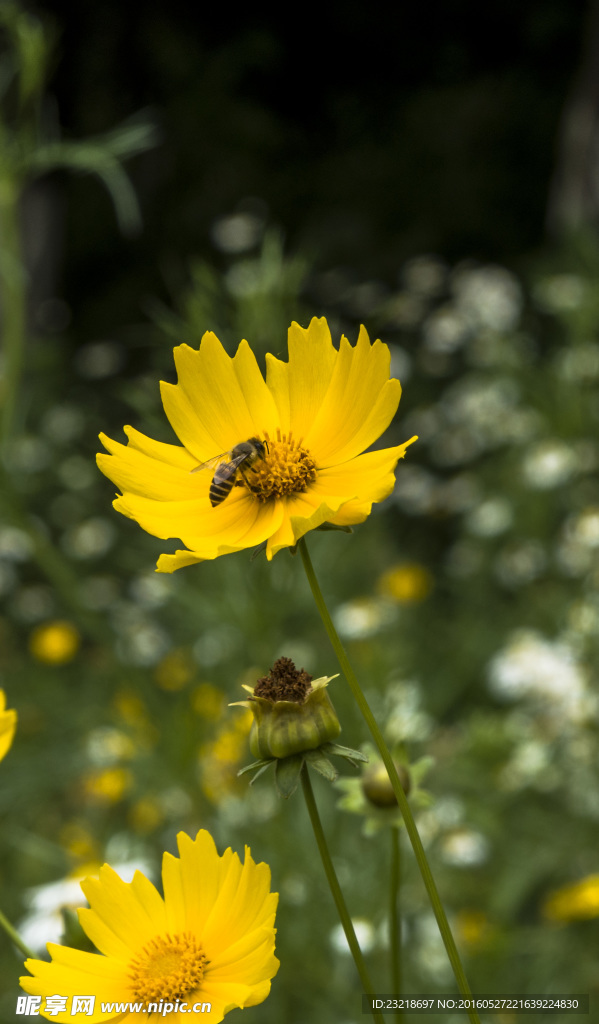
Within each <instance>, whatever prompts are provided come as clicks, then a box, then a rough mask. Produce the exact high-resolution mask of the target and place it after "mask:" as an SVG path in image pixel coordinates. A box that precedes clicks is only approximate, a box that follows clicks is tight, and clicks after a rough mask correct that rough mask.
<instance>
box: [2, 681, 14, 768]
mask: <svg viewBox="0 0 599 1024" xmlns="http://www.w3.org/2000/svg"><path fill="white" fill-rule="evenodd" d="M5 708H6V698H5V696H4V690H0V761H1V760H2V758H3V757H4V755H5V754H7V753H8V751H9V749H10V745H11V743H12V740H13V736H14V734H15V729H16V727H17V712H16V711H13V710H12V708H11V709H9V710H8V711H6V710H5Z"/></svg>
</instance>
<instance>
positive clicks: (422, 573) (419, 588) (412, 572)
mask: <svg viewBox="0 0 599 1024" xmlns="http://www.w3.org/2000/svg"><path fill="white" fill-rule="evenodd" d="M377 589H378V591H379V593H380V594H382V595H383V596H384V597H389V598H391V600H392V601H397V602H398V603H399V604H417V603H418V602H420V601H424V599H425V598H426V597H428V595H429V594H430V592H431V590H432V589H433V577H432V574H431V573H430V572H429V571H428V569H427V568H426V567H425V566H424V565H419V564H418V563H417V562H403V563H400V564H399V565H394V566H393V567H392V568H391V569H388V570H387V571H386V572H384V573H383V574H382V576H380V577H379V581H378V588H377Z"/></svg>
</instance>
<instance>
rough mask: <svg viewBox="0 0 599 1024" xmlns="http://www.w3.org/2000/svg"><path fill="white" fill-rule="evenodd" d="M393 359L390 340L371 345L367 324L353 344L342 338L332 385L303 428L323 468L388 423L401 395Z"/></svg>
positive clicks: (370, 439)
mask: <svg viewBox="0 0 599 1024" xmlns="http://www.w3.org/2000/svg"><path fill="white" fill-rule="evenodd" d="M390 363H391V354H390V352H389V349H388V348H387V346H386V345H383V344H382V343H381V342H380V341H375V343H374V345H371V344H370V341H369V338H368V335H367V333H366V331H365V329H364V328H363V327H361V328H360V334H359V336H358V342H357V344H356V346H355V347H354V348H352V346H351V345H350V343H349V341H348V340H347V338H342V339H341V346H340V348H339V354H338V356H337V359H336V362H335V367H334V370H333V374H332V377H331V382H330V385H329V388H328V390H327V392H326V395H324V396H323V398H322V401H321V403H320V408H319V410H318V415H317V416H316V418H315V420H314V422H313V424H312V426H311V428H310V429H309V430H308V432H307V433H305V434H304V444H305V446H306V448H308V449H309V450H310V451H313V452H314V454H315V457H316V461H317V463H318V466H319V468H321V469H322V468H323V467H326V466H329V465H336V464H339V463H343V462H347V461H348V459H352V458H354V457H355V456H356V455H359V453H360V452H363V451H364V450H365V449H366V448H369V447H370V445H371V444H372V443H373V442H374V441H376V439H377V438H378V437H380V435H381V434H382V433H383V431H384V430H386V429H387V427H388V426H389V424H390V422H391V420H392V419H393V417H394V415H395V413H396V411H397V406H398V405H399V399H400V397H401V384H400V383H399V381H398V380H389V366H390Z"/></svg>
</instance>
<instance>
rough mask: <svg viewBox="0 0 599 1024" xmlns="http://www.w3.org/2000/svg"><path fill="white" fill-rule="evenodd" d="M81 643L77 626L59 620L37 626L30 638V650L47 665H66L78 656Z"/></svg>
mask: <svg viewBox="0 0 599 1024" xmlns="http://www.w3.org/2000/svg"><path fill="white" fill-rule="evenodd" d="M80 642H81V638H80V636H79V633H78V632H77V630H76V629H75V626H73V624H72V623H71V622H65V621H62V620H61V619H57V620H56V621H54V622H44V623H43V624H42V625H41V626H36V628H35V629H34V630H33V632H32V634H31V636H30V638H29V650H30V651H31V653H32V655H33V657H34V658H37V660H38V661H43V662H44V664H46V665H66V664H67V662H69V661H72V659H73V658H74V657H75V655H76V654H77V651H78V650H79V644H80Z"/></svg>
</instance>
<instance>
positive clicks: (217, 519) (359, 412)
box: [98, 318, 416, 572]
mask: <svg viewBox="0 0 599 1024" xmlns="http://www.w3.org/2000/svg"><path fill="white" fill-rule="evenodd" d="M175 364H176V367H177V372H178V383H177V384H164V383H163V384H162V386H161V389H162V401H163V404H164V408H165V411H166V414H167V416H168V418H169V420H170V422H171V425H172V427H173V429H174V430H175V433H176V434H177V435H178V437H179V438H180V440H181V441H182V442H183V445H184V447H183V448H181V447H178V446H176V445H171V444H163V443H161V442H158V441H153V440H151V439H150V438H148V437H145V436H144V435H143V434H140V433H139V431H137V430H134V429H133V428H132V427H125V433H126V434H127V437H128V438H129V444H128V445H127V446H126V447H125V446H124V445H122V444H119V443H118V442H116V441H111V440H110V438H107V437H105V436H104V435H101V440H102V443H103V444H104V446H105V447H106V448H107V450H108V451H109V452H110V453H111V454H110V455H99V456H98V465H99V467H100V469H101V470H102V472H103V473H105V474H106V476H108V477H109V478H110V479H111V480H112V481H114V483H115V484H116V485H117V486H118V487H119V488H120V489H121V491H122V492H123V493H122V496H120V497H118V498H117V499H116V501H115V502H114V507H115V508H116V509H117V510H118V511H119V512H122V513H123V514H124V515H126V516H128V517H129V518H130V519H135V520H136V521H137V522H138V523H139V524H140V526H141V527H142V528H143V529H144V530H147V532H148V533H151V534H153V535H154V536H156V537H161V538H163V539H166V538H180V539H181V540H182V541H183V543H184V544H185V545H186V547H187V550H185V551H177V553H176V554H174V555H161V556H160V558H159V560H158V570H159V571H160V572H173V571H174V570H175V569H179V568H181V567H182V566H185V565H191V564H193V563H195V562H202V561H204V560H205V559H210V558H217V557H218V556H219V555H224V554H228V553H230V552H232V551H240V550H242V549H243V548H249V547H254V546H256V545H259V544H262V543H266V555H267V557H268V558H269V559H271V558H272V557H273V555H275V554H276V553H277V552H278V551H280V550H281V549H282V548H285V547H290V546H293V545H294V544H296V542H297V541H298V540H299V539H300V538H301V537H303V535H304V534H305V533H307V532H308V531H309V530H313V529H315V528H316V527H318V526H321V525H322V524H324V523H330V524H333V525H336V526H349V525H352V524H354V523H361V522H363V521H364V520H365V519H366V517H367V516H368V515H369V513H370V511H371V508H372V505H373V503H374V502H377V501H382V500H383V499H384V498H386V497H387V496H388V495H389V494H390V492H391V491H392V489H393V486H394V482H395V478H394V470H395V466H396V464H397V461H398V459H401V458H403V456H404V454H405V450H406V448H407V446H408V445H409V444H411V443H412V441H415V440H416V438H411V440H410V441H406V442H405V443H404V444H401V445H398V446H396V447H394V448H385V449H381V450H379V451H374V452H369V453H367V454H361V453H363V452H364V451H365V449H366V448H368V447H369V446H370V445H372V444H373V442H374V441H376V440H377V438H378V437H380V435H381V434H382V433H383V431H384V430H385V429H386V428H387V427H388V426H389V423H390V422H391V420H392V419H393V416H394V415H395V412H396V409H397V406H398V403H399V399H400V395H401V385H400V383H399V381H398V380H394V379H390V378H389V364H390V355H389V349H388V348H387V346H386V345H383V344H382V343H381V342H380V341H375V342H374V344H373V345H371V343H370V341H369V339H368V335H367V333H366V331H365V330H364V328H361V329H360V333H359V337H358V341H357V344H356V345H355V346H353V347H352V346H351V345H350V344H349V342H348V340H347V339H346V338H342V339H341V345H340V348H339V350H337V349H335V347H334V346H333V343H332V340H331V333H330V331H329V328H328V325H327V322H326V320H325V319H324V318H321V319H320V320H319V319H316V318H314V319H313V320H312V321H311V323H310V326H309V327H308V328H306V329H304V328H302V327H300V326H299V325H298V324H295V323H294V324H292V325H291V328H290V329H289V362H288V363H285V362H282V361H281V360H280V359H276V358H275V357H274V356H273V355H270V354H268V355H267V356H266V381H265V380H264V378H263V377H262V374H261V373H260V370H259V368H258V363H257V361H256V358H255V356H254V354H253V352H252V350H251V349H250V347H249V345H248V343H247V342H246V341H242V342H241V344H240V346H239V348H238V349H237V353H236V354H235V356H234V357H233V358H231V357H230V356H228V355H227V353H226V352H225V350H224V348H223V347H222V345H221V343H220V341H219V340H218V338H217V337H216V336H215V335H214V334H212V333H210V332H209V333H207V334H205V335H204V337H203V338H202V342H201V345H200V348H199V350H198V351H196V350H195V349H192V348H190V347H189V346H188V345H179V346H178V347H177V348H176V349H175ZM248 440H252V441H254V442H256V441H257V442H260V451H261V453H260V454H258V455H257V456H256V457H255V458H254V460H253V461H252V462H251V463H250V460H248V459H246V460H245V463H244V464H243V463H242V465H241V467H240V469H239V470H237V472H236V478H235V486H232V487H231V489H230V492H228V493H227V494H226V496H225V497H224V498H222V488H220V492H221V493H220V495H219V496H216V498H215V493H214V491H213V494H212V501H211V498H210V493H209V492H210V486H211V482H212V479H213V475H214V473H215V467H214V466H213V465H211V466H210V467H205V468H203V469H202V471H200V472H194V470H196V469H197V468H198V467H199V466H203V464H204V463H205V462H211V463H212V460H214V459H215V458H216V457H218V456H221V455H223V454H225V453H229V457H230V453H231V451H232V449H234V448H235V447H236V446H237V445H240V444H241V443H242V442H246V441H248ZM255 451H256V446H255V445H254V453H255ZM221 465H225V466H226V465H231V462H229V463H227V462H226V461H225V462H224V463H221ZM229 472H230V473H231V472H232V469H231V470H229ZM225 473H226V471H225ZM225 490H227V489H226V488H225ZM215 501H216V503H214V502H215Z"/></svg>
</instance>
